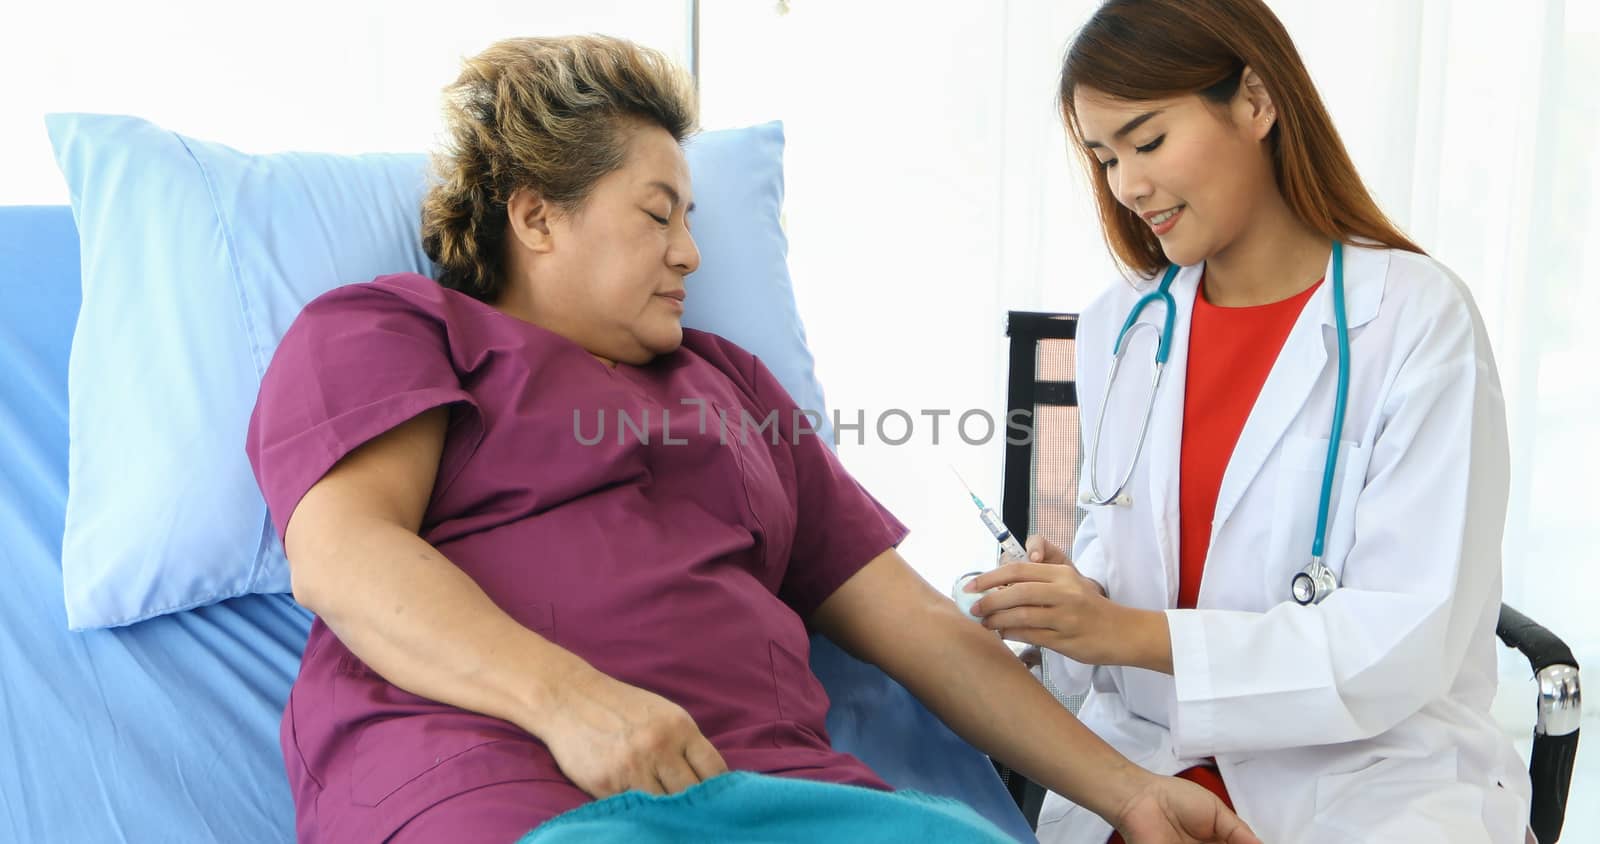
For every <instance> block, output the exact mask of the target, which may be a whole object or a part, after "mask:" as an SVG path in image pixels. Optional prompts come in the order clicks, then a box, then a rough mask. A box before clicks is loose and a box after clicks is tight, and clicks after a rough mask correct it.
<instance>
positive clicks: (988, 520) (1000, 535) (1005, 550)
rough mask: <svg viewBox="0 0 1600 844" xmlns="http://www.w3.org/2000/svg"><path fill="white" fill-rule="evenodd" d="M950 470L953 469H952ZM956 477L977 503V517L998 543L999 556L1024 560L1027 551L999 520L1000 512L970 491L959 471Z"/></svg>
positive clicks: (970, 488)
mask: <svg viewBox="0 0 1600 844" xmlns="http://www.w3.org/2000/svg"><path fill="white" fill-rule="evenodd" d="M952 471H954V470H953V469H952ZM956 479H957V480H959V481H961V485H962V486H963V487H965V488H966V490H967V495H970V496H972V503H973V504H976V505H978V518H979V519H981V520H982V521H983V526H984V527H986V528H988V529H989V533H991V534H993V535H994V541H995V542H998V543H1000V556H1001V558H1002V559H1003V558H1007V557H1012V558H1015V559H1016V560H1017V561H1018V562H1024V561H1026V560H1027V559H1028V552H1027V551H1025V550H1023V548H1022V543H1020V542H1018V541H1017V538H1016V537H1015V536H1012V535H1011V530H1010V529H1009V528H1007V527H1006V523H1005V522H1003V521H1000V514H999V513H996V512H995V511H994V508H992V507H988V506H986V505H985V504H984V503H983V499H981V498H979V497H978V494H977V493H975V492H973V491H972V487H970V486H967V481H966V479H965V478H962V477H961V473H960V472H956Z"/></svg>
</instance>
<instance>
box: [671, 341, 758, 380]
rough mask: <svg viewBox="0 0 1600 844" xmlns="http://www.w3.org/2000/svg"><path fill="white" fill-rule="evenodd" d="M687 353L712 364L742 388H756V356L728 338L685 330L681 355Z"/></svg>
mask: <svg viewBox="0 0 1600 844" xmlns="http://www.w3.org/2000/svg"><path fill="white" fill-rule="evenodd" d="M685 353H687V354H690V355H693V356H695V357H697V358H700V359H701V360H704V361H705V362H707V363H709V364H711V365H712V366H714V367H716V368H717V369H719V370H721V371H722V372H723V373H724V374H725V375H727V376H728V377H729V378H732V379H733V380H734V381H735V382H736V383H738V384H739V385H740V386H750V387H754V386H755V376H756V367H757V363H756V356H755V355H753V354H751V353H750V352H749V351H746V350H745V348H744V347H743V346H740V345H739V344H738V343H735V342H733V341H732V340H729V339H728V338H726V337H723V336H721V335H719V334H712V333H711V332H709V331H700V330H698V329H694V328H685V329H684V330H683V346H682V348H681V349H680V351H679V354H685Z"/></svg>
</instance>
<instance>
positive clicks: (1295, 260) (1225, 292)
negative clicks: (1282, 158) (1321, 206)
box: [1205, 190, 1333, 308]
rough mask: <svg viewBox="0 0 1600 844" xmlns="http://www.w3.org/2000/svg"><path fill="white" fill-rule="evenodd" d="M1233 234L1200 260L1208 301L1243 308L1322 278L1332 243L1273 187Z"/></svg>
mask: <svg viewBox="0 0 1600 844" xmlns="http://www.w3.org/2000/svg"><path fill="white" fill-rule="evenodd" d="M1266 194H1267V195H1266V196H1264V197H1262V198H1261V200H1260V202H1259V203H1258V204H1257V205H1256V207H1255V213H1254V214H1252V215H1251V217H1250V219H1249V220H1247V221H1246V223H1245V225H1244V227H1243V228H1242V229H1241V230H1240V231H1239V234H1238V236H1237V237H1235V238H1234V239H1233V240H1232V241H1231V242H1229V243H1228V244H1227V245H1226V246H1224V247H1223V248H1222V249H1220V250H1218V251H1217V252H1216V253H1215V254H1213V255H1211V256H1210V257H1209V258H1207V259H1206V262H1205V263H1206V272H1205V286H1206V289H1205V295H1206V300H1207V301H1209V302H1211V303H1212V304H1213V305H1218V306H1221V307H1224V308H1247V307H1252V306H1255V305H1267V304H1271V303H1273V302H1281V301H1283V300H1284V299H1288V298H1291V297H1293V296H1295V295H1296V294H1299V293H1301V292H1303V291H1304V290H1305V289H1306V288H1308V287H1310V286H1311V285H1313V284H1315V283H1316V282H1317V280H1318V279H1320V278H1322V276H1323V273H1324V271H1325V270H1326V268H1327V265H1328V256H1329V253H1330V252H1331V251H1332V248H1333V244H1332V242H1331V241H1330V240H1329V239H1328V238H1327V237H1325V236H1323V235H1322V234H1321V233H1319V232H1317V231H1316V230H1314V229H1312V228H1311V227H1310V226H1308V225H1306V224H1305V223H1304V222H1303V221H1301V220H1300V218H1299V217H1298V216H1296V215H1295V213H1294V212H1293V211H1292V210H1290V208H1289V206H1288V204H1287V203H1286V202H1284V200H1283V196H1282V195H1281V194H1279V193H1278V192H1277V191H1276V190H1270V191H1267V192H1266Z"/></svg>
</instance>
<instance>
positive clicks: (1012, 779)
mask: <svg viewBox="0 0 1600 844" xmlns="http://www.w3.org/2000/svg"><path fill="white" fill-rule="evenodd" d="M1077 324H1078V322H1077V317H1076V316H1075V315H1073V314H1054V313H1034V312H1026V311H1013V312H1011V313H1010V315H1009V318H1008V320H1007V328H1006V333H1007V334H1008V335H1009V336H1010V338H1011V340H1010V363H1009V370H1010V371H1009V375H1008V382H1007V411H1008V414H1010V413H1017V412H1019V411H1020V412H1026V413H1029V414H1031V418H1032V420H1033V437H1032V440H1031V441H1030V442H1011V441H1009V440H1008V441H1007V445H1006V452H1005V480H1004V484H1005V488H1004V498H1003V506H1002V510H1003V512H1002V518H1003V519H1004V521H1005V523H1006V524H1007V525H1008V526H1009V527H1011V528H1012V529H1013V530H1018V531H1022V532H1024V534H1025V535H1030V536H1031V535H1032V534H1035V533H1039V534H1043V535H1044V536H1045V537H1046V538H1048V539H1050V541H1052V542H1054V543H1055V544H1057V545H1059V546H1060V547H1062V548H1071V547H1072V538H1073V535H1074V533H1075V532H1076V530H1077V528H1078V524H1079V523H1080V521H1081V520H1082V516H1083V511H1082V510H1081V509H1080V508H1079V507H1078V503H1077V497H1076V493H1077V490H1078V472H1079V469H1080V464H1081V457H1080V451H1081V448H1080V443H1081V442H1082V439H1081V437H1080V431H1079V418H1078V394H1077V384H1076V381H1077V355H1076V348H1075V343H1076V336H1077ZM1007 418H1011V417H1010V416H1009V415H1008V416H1007ZM1496 632H1497V633H1498V634H1499V637H1500V640H1501V641H1502V642H1503V643H1504V644H1505V645H1506V646H1507V647H1510V648H1515V649H1516V650H1517V651H1519V652H1521V653H1522V655H1523V656H1524V657H1526V658H1527V660H1528V662H1529V664H1530V666H1531V667H1532V669H1533V672H1534V675H1535V676H1536V677H1537V679H1538V683H1539V694H1538V700H1537V702H1536V704H1537V707H1538V715H1537V718H1536V723H1535V726H1534V738H1533V752H1532V757H1531V761H1530V763H1529V773H1530V774H1531V775H1532V778H1533V805H1532V807H1531V817H1530V819H1529V826H1530V827H1531V828H1532V829H1533V832H1534V834H1535V835H1536V836H1538V839H1539V841H1540V842H1541V844H1552V842H1554V841H1556V840H1557V839H1558V838H1560V836H1561V824H1562V819H1563V817H1564V815H1565V814H1566V805H1567V789H1568V786H1569V785H1570V784H1571V782H1572V768H1573V761H1574V759H1575V758H1576V755H1577V751H1578V720H1579V715H1580V708H1581V694H1580V685H1579V675H1578V661H1577V660H1576V659H1574V658H1573V656H1572V651H1571V649H1570V648H1568V647H1567V645H1566V644H1565V643H1563V642H1562V641H1561V640H1560V639H1559V638H1558V637H1557V636H1556V635H1555V634H1553V633H1551V632H1550V631H1549V630H1546V629H1545V628H1543V627H1541V626H1540V625H1538V624H1537V623H1535V622H1534V621H1533V620H1531V619H1529V618H1528V617H1527V616H1525V615H1523V614H1522V613H1520V612H1518V611H1517V610H1515V609H1513V608H1511V607H1510V606H1506V605H1502V606H1501V607H1500V620H1499V624H1498V627H1497V630H1496ZM1043 680H1044V681H1045V683H1046V684H1047V685H1048V684H1049V677H1048V676H1045V677H1043ZM1052 692H1055V693H1056V694H1057V697H1058V698H1059V699H1061V701H1062V702H1063V703H1064V704H1065V705H1066V706H1068V707H1069V708H1071V709H1073V710H1076V709H1077V706H1078V705H1079V704H1081V703H1082V702H1083V700H1082V697H1081V696H1077V697H1069V696H1066V695H1063V694H1060V692H1059V690H1056V689H1053V688H1052ZM1000 770H1001V774H1002V776H1003V777H1004V779H1005V780H1006V784H1007V788H1008V789H1009V790H1010V791H1011V793H1012V796H1013V797H1014V798H1015V799H1016V800H1017V803H1018V805H1019V806H1021V807H1022V809H1023V814H1024V815H1025V816H1026V817H1027V818H1028V822H1029V824H1032V825H1036V824H1037V823H1038V818H1039V809H1040V807H1041V805H1042V803H1043V800H1044V789H1043V788H1041V787H1040V786H1039V785H1038V784H1037V783H1033V782H1030V781H1029V780H1027V779H1026V778H1025V777H1023V776H1021V775H1020V774H1017V773H1016V772H1014V771H1008V770H1006V769H1004V768H1003V767H1002V768H1000Z"/></svg>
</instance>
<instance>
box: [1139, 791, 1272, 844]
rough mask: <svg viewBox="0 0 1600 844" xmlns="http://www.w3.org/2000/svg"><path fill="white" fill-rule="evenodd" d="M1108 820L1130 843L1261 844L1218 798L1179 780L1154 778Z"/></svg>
mask: <svg viewBox="0 0 1600 844" xmlns="http://www.w3.org/2000/svg"><path fill="white" fill-rule="evenodd" d="M1109 820H1111V822H1112V824H1113V825H1114V826H1115V827H1116V828H1117V831H1118V832H1121V833H1122V837H1123V838H1125V839H1127V840H1128V844H1192V842H1220V844H1261V840H1260V839H1258V838H1256V836H1255V834H1254V833H1253V832H1251V831H1250V828H1249V827H1247V826H1245V824H1244V821H1241V820H1239V817H1238V816H1237V815H1235V814H1234V813H1233V812H1230V811H1228V807H1227V806H1224V805H1223V804H1222V801H1221V800H1218V799H1217V797H1216V795H1214V794H1212V793H1211V792H1209V791H1206V790H1205V789H1204V788H1201V787H1200V786H1198V785H1195V784H1194V783H1192V782H1186V781H1184V780H1180V779H1177V778H1176V777H1151V779H1150V782H1149V784H1148V785H1146V786H1145V787H1144V788H1143V789H1141V790H1139V791H1138V792H1137V793H1135V794H1134V796H1133V797H1132V799H1130V800H1129V801H1128V802H1127V803H1126V804H1124V806H1123V807H1122V811H1120V812H1118V813H1117V816H1116V817H1115V818H1111V819H1109Z"/></svg>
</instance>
